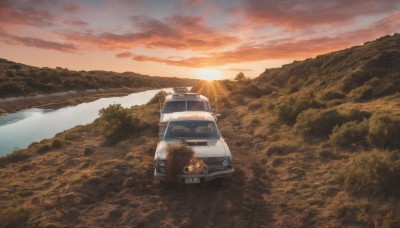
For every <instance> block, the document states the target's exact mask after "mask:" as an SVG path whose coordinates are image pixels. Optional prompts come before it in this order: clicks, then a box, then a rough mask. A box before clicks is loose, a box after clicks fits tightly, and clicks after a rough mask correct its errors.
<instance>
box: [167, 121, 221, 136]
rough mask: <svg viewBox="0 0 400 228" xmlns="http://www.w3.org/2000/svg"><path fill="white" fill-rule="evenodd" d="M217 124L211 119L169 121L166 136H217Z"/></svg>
mask: <svg viewBox="0 0 400 228" xmlns="http://www.w3.org/2000/svg"><path fill="white" fill-rule="evenodd" d="M218 137H219V133H218V128H217V125H216V124H215V123H214V122H212V121H174V122H170V123H169V124H168V127H167V131H166V138H167V139H168V138H218Z"/></svg>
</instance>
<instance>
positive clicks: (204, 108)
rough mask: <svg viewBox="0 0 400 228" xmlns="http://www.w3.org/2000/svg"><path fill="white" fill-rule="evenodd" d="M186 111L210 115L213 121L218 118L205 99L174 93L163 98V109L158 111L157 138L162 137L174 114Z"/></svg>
mask: <svg viewBox="0 0 400 228" xmlns="http://www.w3.org/2000/svg"><path fill="white" fill-rule="evenodd" d="M188 111H199V112H207V113H211V114H212V115H213V117H214V119H215V120H217V117H219V116H220V114H217V113H216V110H215V109H211V106H210V102H209V100H208V98H207V97H205V96H203V95H200V94H197V93H188V92H183V93H180V92H176V93H174V94H172V95H168V96H167V97H166V98H165V102H164V105H163V108H162V110H160V122H159V125H158V126H159V136H160V137H162V136H163V135H164V131H165V127H166V126H167V124H168V122H169V120H170V119H171V117H172V116H173V115H174V113H176V112H188Z"/></svg>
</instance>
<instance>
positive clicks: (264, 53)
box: [116, 12, 400, 68]
mask: <svg viewBox="0 0 400 228" xmlns="http://www.w3.org/2000/svg"><path fill="white" fill-rule="evenodd" d="M398 19H400V12H398V13H395V14H393V15H391V16H389V17H387V18H385V19H383V20H380V21H378V22H377V23H375V24H374V25H373V27H375V28H378V29H369V28H367V29H359V30H355V31H352V32H348V33H343V34H337V36H335V37H319V38H312V39H303V40H296V39H291V40H290V39H283V40H275V41H268V42H264V43H262V44H255V45H242V46H239V47H238V48H236V49H233V50H230V51H223V52H213V53H210V54H208V55H207V56H197V57H196V56H195V57H190V58H178V57H168V58H161V57H156V56H144V55H135V54H132V53H129V52H125V53H120V54H117V55H116V57H118V58H130V59H132V60H135V61H140V62H144V61H152V62H157V63H164V64H168V65H174V66H180V67H191V68H204V67H212V66H222V65H226V64H237V63H244V62H258V61H262V60H277V59H303V58H308V57H314V56H316V55H318V54H323V53H327V52H332V51H335V50H339V49H343V48H346V47H349V46H351V45H357V44H360V43H362V42H363V41H365V40H368V39H373V38H377V37H379V36H382V35H385V34H388V33H390V32H391V31H395V30H396V28H398V27H399V26H400V20H398Z"/></svg>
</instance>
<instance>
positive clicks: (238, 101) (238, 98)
mask: <svg viewBox="0 0 400 228" xmlns="http://www.w3.org/2000/svg"><path fill="white" fill-rule="evenodd" d="M233 100H234V101H235V102H236V104H238V105H244V104H245V101H244V98H243V96H242V95H240V94H238V95H236V96H234V97H233Z"/></svg>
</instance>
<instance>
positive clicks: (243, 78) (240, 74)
mask: <svg viewBox="0 0 400 228" xmlns="http://www.w3.org/2000/svg"><path fill="white" fill-rule="evenodd" d="M246 79H247V78H246V76H244V74H243V72H240V73H238V74H237V75H236V77H235V81H239V82H241V81H244V80H246Z"/></svg>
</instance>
